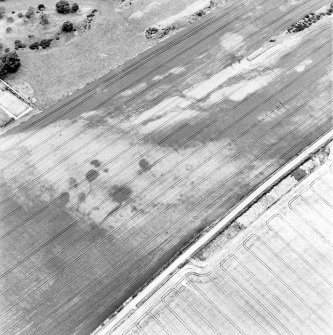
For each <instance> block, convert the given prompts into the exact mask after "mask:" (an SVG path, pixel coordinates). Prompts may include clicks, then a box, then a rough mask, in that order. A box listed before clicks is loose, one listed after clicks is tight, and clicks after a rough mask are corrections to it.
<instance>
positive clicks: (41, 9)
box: [37, 3, 45, 12]
mask: <svg viewBox="0 0 333 335" xmlns="http://www.w3.org/2000/svg"><path fill="white" fill-rule="evenodd" d="M37 8H38V10H40V11H41V12H42V11H43V10H44V9H45V5H43V4H42V3H41V4H40V5H38V7H37Z"/></svg>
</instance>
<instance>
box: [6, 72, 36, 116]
mask: <svg viewBox="0 0 333 335" xmlns="http://www.w3.org/2000/svg"><path fill="white" fill-rule="evenodd" d="M0 82H1V83H2V84H4V85H5V86H6V87H7V89H8V90H9V91H10V92H12V93H13V94H14V95H15V96H16V97H17V98H19V99H20V100H22V101H23V102H25V103H26V104H27V105H28V106H29V107H32V108H34V109H36V110H38V111H40V109H39V108H38V107H37V106H36V105H35V104H33V103H32V102H31V101H29V100H27V99H26V98H25V97H24V96H23V95H22V94H20V93H19V92H17V91H16V90H14V89H13V87H11V86H10V85H9V84H8V83H7V82H5V81H4V80H2V79H0ZM29 112H30V110H29ZM27 113H28V112H25V113H24V114H22V115H21V116H23V115H25V114H27ZM21 116H20V117H21ZM20 117H16V118H20Z"/></svg>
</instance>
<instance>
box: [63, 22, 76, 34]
mask: <svg viewBox="0 0 333 335" xmlns="http://www.w3.org/2000/svg"><path fill="white" fill-rule="evenodd" d="M73 29H74V26H73V23H72V22H70V21H66V22H64V23H63V24H62V27H61V30H62V31H64V32H65V33H70V32H71V31H73Z"/></svg>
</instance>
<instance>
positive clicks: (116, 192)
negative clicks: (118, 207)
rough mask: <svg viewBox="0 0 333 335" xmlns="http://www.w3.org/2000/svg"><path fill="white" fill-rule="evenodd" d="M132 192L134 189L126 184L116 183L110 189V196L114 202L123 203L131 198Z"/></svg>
mask: <svg viewBox="0 0 333 335" xmlns="http://www.w3.org/2000/svg"><path fill="white" fill-rule="evenodd" d="M132 193H133V191H132V189H131V188H130V187H128V186H125V185H123V186H118V185H114V186H112V187H111V188H110V190H109V196H110V197H111V198H112V200H113V201H114V202H118V203H119V204H122V203H123V202H125V201H127V200H129V199H130V197H131V195H132Z"/></svg>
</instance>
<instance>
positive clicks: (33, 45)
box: [29, 42, 39, 50]
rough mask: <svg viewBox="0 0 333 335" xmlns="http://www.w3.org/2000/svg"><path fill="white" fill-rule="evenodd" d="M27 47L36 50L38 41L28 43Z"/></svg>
mask: <svg viewBox="0 0 333 335" xmlns="http://www.w3.org/2000/svg"><path fill="white" fill-rule="evenodd" d="M29 49H31V50H38V49H39V42H33V43H31V44H30V45H29Z"/></svg>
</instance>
